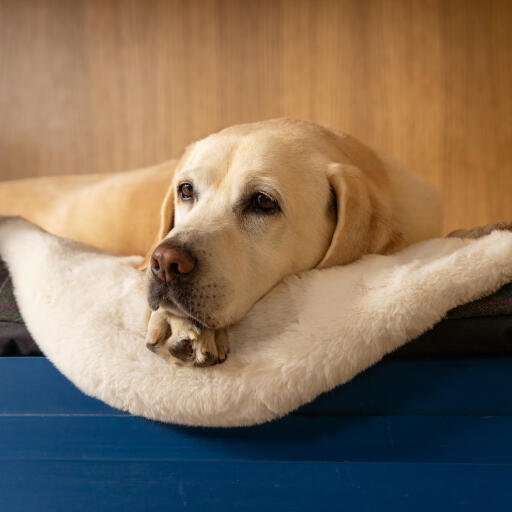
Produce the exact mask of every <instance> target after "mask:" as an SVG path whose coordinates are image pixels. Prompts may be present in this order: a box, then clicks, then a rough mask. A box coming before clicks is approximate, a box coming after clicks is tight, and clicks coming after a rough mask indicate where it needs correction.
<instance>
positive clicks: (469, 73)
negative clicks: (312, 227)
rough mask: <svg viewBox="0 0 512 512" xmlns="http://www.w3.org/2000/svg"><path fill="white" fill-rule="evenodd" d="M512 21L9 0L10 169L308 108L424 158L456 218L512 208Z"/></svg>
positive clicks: (352, 10)
mask: <svg viewBox="0 0 512 512" xmlns="http://www.w3.org/2000/svg"><path fill="white" fill-rule="evenodd" d="M511 27H512V2H510V1H507V0H503V1H500V0H492V1H488V0H481V1H476V0H475V1H471V0H417V1H414V0H343V1H337V0H189V1H187V0H172V1H163V0H162V1H153V0H145V1H143V0H140V1H137V0H133V1H128V0H123V1H121V0H120V1H110V0H74V1H67V0H23V1H19V0H0V179H10V178H18V177H24V176H35V175H49V174H70V173H87V172H107V171H121V170H125V169H129V168H136V167H141V166H145V165H150V164H154V163H157V162H159V161H161V160H165V159H167V158H169V157H171V156H175V155H178V154H179V153H180V152H181V150H182V149H183V147H184V145H186V144H187V143H188V142H190V141H192V140H195V139H198V138H200V137H202V136H204V135H206V134H208V133H209V132H212V131H215V130H217V129H219V128H221V127H224V126H227V125H230V124H234V123H239V122H244V121H251V120H258V119H265V118H270V117H277V116H293V117H301V118H306V119H312V120H315V121H318V122H320V123H323V124H327V125H330V126H334V127H337V128H340V129H343V130H345V131H347V132H349V133H352V134H354V135H356V136H358V137H359V138H361V139H362V140H364V141H366V142H368V143H370V144H372V145H374V146H375V147H378V148H380V149H383V150H384V151H387V152H389V153H390V154H393V155H395V156H396V157H398V158H399V159H401V160H402V161H403V162H404V163H405V164H406V165H408V166H409V167H410V168H412V169H414V170H416V171H417V172H418V173H421V174H422V175H424V176H426V177H427V178H428V179H430V180H431V181H432V182H433V183H434V184H435V185H437V186H438V187H439V188H440V189H441V190H442V193H443V195H444V203H445V228H446V230H449V229H451V228H455V227H463V226H471V225H476V224H479V223H485V222H488V221H491V220H497V219H509V220H510V219H512V200H511V198H512V29H511Z"/></svg>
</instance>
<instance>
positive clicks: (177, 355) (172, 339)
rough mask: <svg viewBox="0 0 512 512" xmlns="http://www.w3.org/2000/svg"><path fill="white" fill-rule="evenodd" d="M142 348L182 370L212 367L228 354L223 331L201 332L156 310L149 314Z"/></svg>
mask: <svg viewBox="0 0 512 512" xmlns="http://www.w3.org/2000/svg"><path fill="white" fill-rule="evenodd" d="M146 347H147V348H148V349H149V350H151V351H152V352H154V353H155V354H158V355H159V356H161V357H163V358H164V359H170V360H173V361H174V362H176V363H178V364H181V365H185V366H197V367H206V366H213V365H214V364H218V363H222V362H223V361H225V359H226V357H227V354H228V341H227V335H226V332H225V331H224V330H222V331H212V330H210V329H201V328H200V327H198V326H197V325H196V324H195V323H194V322H192V321H191V320H190V319H188V318H179V317H173V316H170V315H168V314H167V313H165V312H162V311H160V310H157V311H155V312H153V313H152V314H151V317H150V320H149V324H148V332H147V335H146Z"/></svg>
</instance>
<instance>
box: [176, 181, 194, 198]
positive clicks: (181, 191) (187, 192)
mask: <svg viewBox="0 0 512 512" xmlns="http://www.w3.org/2000/svg"><path fill="white" fill-rule="evenodd" d="M178 195H179V196H180V198H181V199H183V201H189V200H190V199H192V198H193V197H194V187H193V186H192V184H191V183H182V184H181V185H180V186H179V187H178Z"/></svg>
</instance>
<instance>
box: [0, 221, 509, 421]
mask: <svg viewBox="0 0 512 512" xmlns="http://www.w3.org/2000/svg"><path fill="white" fill-rule="evenodd" d="M0 254H1V257H2V258H3V259H4V260H5V262H6V264H7V266H8V268H9V270H10V273H11V276H12V280H13V283H14V289H15V295H16V298H17V301H18V304H19V307H20V310H21V313H22V316H23V318H24V319H25V322H26V324H27V326H28V329H29V331H30V332H31V334H32V336H33V337H34V339H35V340H36V342H37V343H38V345H39V347H40V348H41V349H42V350H43V352H44V353H45V354H46V355H47V357H48V358H49V359H50V360H51V361H52V362H53V363H54V364H55V366H56V367H57V368H58V369H59V370H60V371H61V372H62V373H63V374H64V375H66V376H67V377H68V378H69V379H70V380H71V381H73V382H74V383H75V384H76V385H77V386H78V387H79V388H80V389H81V390H82V391H84V392H85V393H87V394H89V395H92V396H95V397H97V398H99V399H101V400H103V401H105V402H107V403H108V404H110V405H112V406H114V407H118V408H120V409H123V410H128V411H130V412H131V413H133V414H137V415H143V416H146V417H149V418H153V419H157V420H162V421H167V422H174V423H182V424H188V425H217V426H234V425H249V424H256V423H262V422H265V421H268V420H271V419H273V418H276V417H280V416H282V415H284V414H286V413H287V412H289V411H291V410H293V409H295V408H297V407H298V406H300V405H301V404H303V403H306V402H309V401H311V400H312V399H313V398H315V397H316V396H317V395H318V394H320V393H322V392H324V391H327V390H329V389H331V388H333V387H334V386H337V385H339V384H342V383H344V382H346V381H347V380H349V379H351V378H352V377H353V376H354V375H356V374H357V373H358V372H360V371H362V370H363V369H365V368H366V367H368V366H369V365H371V364H373V363H375V362H377V361H378V360H380V359H381V358H382V357H383V356H384V355H385V354H387V353H389V352H391V351H393V350H394V349H396V348H397V347H399V346H400V345H402V344H404V343H406V342H407V341H409V340H410V339H412V338H414V337H416V336H418V335H419V334H421V333H422V332H424V331H425V330H427V329H429V328H430V327H432V326H433V325H434V324H435V323H436V322H438V321H439V320H440V319H441V318H442V317H443V316H444V315H445V314H446V312H447V311H448V310H449V309H451V308H453V307H456V306H458V305H460V304H463V303H466V302H468V301H471V300H474V299H477V298H478V297H481V296H483V295H486V294H489V293H491V292H493V291H495V290H496V289H498V288H499V287H500V286H502V285H503V284H505V283H507V282H508V281H510V280H511V278H512V234H511V233H509V232H494V233H492V234H490V235H488V236H486V237H484V238H482V239H479V240H461V239H436V240H430V241H427V242H422V243H420V244H416V245H414V246H412V247H409V248H407V249H405V250H403V251H401V252H400V253H398V254H395V255H393V256H378V255H370V256H366V257H364V258H363V259H362V260H360V261H358V262H355V263H353V264H351V265H346V266H343V267H337V268H331V269H326V270H322V271H317V270H313V271H310V272H307V273H304V274H302V275H300V276H292V277H290V278H288V279H286V280H285V281H284V282H283V283H281V284H280V285H279V286H277V287H276V288H275V289H273V290H272V291H271V292H270V293H269V294H268V295H267V296H266V297H265V298H264V299H263V300H261V301H260V302H258V303H257V304H256V305H255V307H254V308H253V310H252V311H251V312H250V313H249V314H248V315H247V317H246V318H244V320H243V321H242V322H240V323H239V324H237V325H236V326H233V327H232V328H230V330H229V338H230V345H231V353H230V356H229V358H228V360H227V361H226V362H225V363H223V364H222V365H218V366H214V367H211V368H203V369H198V368H184V367H178V366H175V365H172V364H169V363H166V362H165V361H163V360H161V359H160V358H158V357H157V356H155V355H154V354H152V353H151V352H149V351H147V350H146V348H145V346H144V342H143V337H144V331H145V320H146V314H145V313H146V308H145V278H144V275H143V274H142V273H141V272H139V271H137V270H136V269H135V265H136V264H137V263H138V262H139V261H140V258H138V257H133V258H118V257H114V256H111V255H108V254H105V253H101V252H99V251H97V250H96V249H94V248H91V247H88V246H85V245H82V244H78V243H75V242H72V241H69V240H66V239H61V238H58V237H55V236H52V235H49V234H48V233H45V232H43V231H41V230H40V229H38V228H37V227H35V226H34V225H32V224H30V223H28V222H26V221H23V220H21V219H9V218H3V219H1V220H0Z"/></svg>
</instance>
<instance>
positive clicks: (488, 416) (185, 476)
mask: <svg viewBox="0 0 512 512" xmlns="http://www.w3.org/2000/svg"><path fill="white" fill-rule="evenodd" d="M511 389H512V358H447V359H439V358H437V359H421V360H411V359H403V360H400V359H398V360H387V361H384V362H382V363H381V364H379V365H377V366H375V367H373V368H370V369H369V370H368V371H367V372H365V373H363V374H362V375H360V376H358V377H356V378H355V379H354V380H353V381H352V382H350V383H348V384H347V385H345V386H341V387H339V388H337V389H336V390H333V391H332V392H330V393H327V394H325V395H323V396H321V397H319V398H318V399H317V400H316V401H315V402H313V403H312V404H309V405H307V406H305V407H303V408H301V409H300V410H299V411H297V412H295V413H294V414H292V415H290V416H288V417H286V418H284V419H282V420H279V421H275V422H272V423H270V424H266V425H261V426H256V427H251V428H241V429H208V428H187V427H180V426H174V425H165V424H162V423H157V422H152V421H149V420H145V419H143V418H136V417H133V416H130V415H127V414H125V413H122V412H120V411H116V410H115V409H112V408H110V407H108V406H106V405H105V404H102V403H101V402H99V401H97V400H95V399H92V398H90V397H87V396H85V395H83V394H82V393H81V392H80V391H79V390H78V389H76V388H75V387H74V386H73V385H72V384H71V383H70V382H69V381H67V380H66V379H65V378H64V377H62V376H61V375H60V374H59V373H58V372H57V370H56V369H55V368H53V366H52V365H51V364H50V363H49V362H48V361H47V360H46V359H44V358H3V359H2V358H0V474H1V475H2V476H1V477H0V511H2V512H3V510H6V511H7V510H8V511H16V510H23V511H30V510H37V511H44V510H51V511H59V510H65V511H68V510H73V511H80V510H87V511H89V510H109V511H111V510H112V511H114V510H155V509H161V508H164V507H165V508H166V509H170V510H205V509H207V510H212V511H217V510H219V511H221V510H222V511H230V510H248V511H252V510H258V511H260V510H283V511H284V510H306V511H310V510H315V511H322V510H329V511H332V510H333V509H336V510H337V509H343V510H350V511H357V510H371V511H374V510H393V511H402V510H404V511H405V510H407V511H410V510H415V511H422V510H428V511H431V510H432V509H433V508H434V507H435V508H437V509H441V510H445V509H449V510H452V509H455V510H461V509H463V510H465V511H468V510H469V511H472V510H478V511H481V510H487V509H490V510H508V508H510V502H511V500H512V486H510V483H509V482H510V481H511V478H512V400H511V399H510V398H509V397H510V395H511V393H510V390H511Z"/></svg>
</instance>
